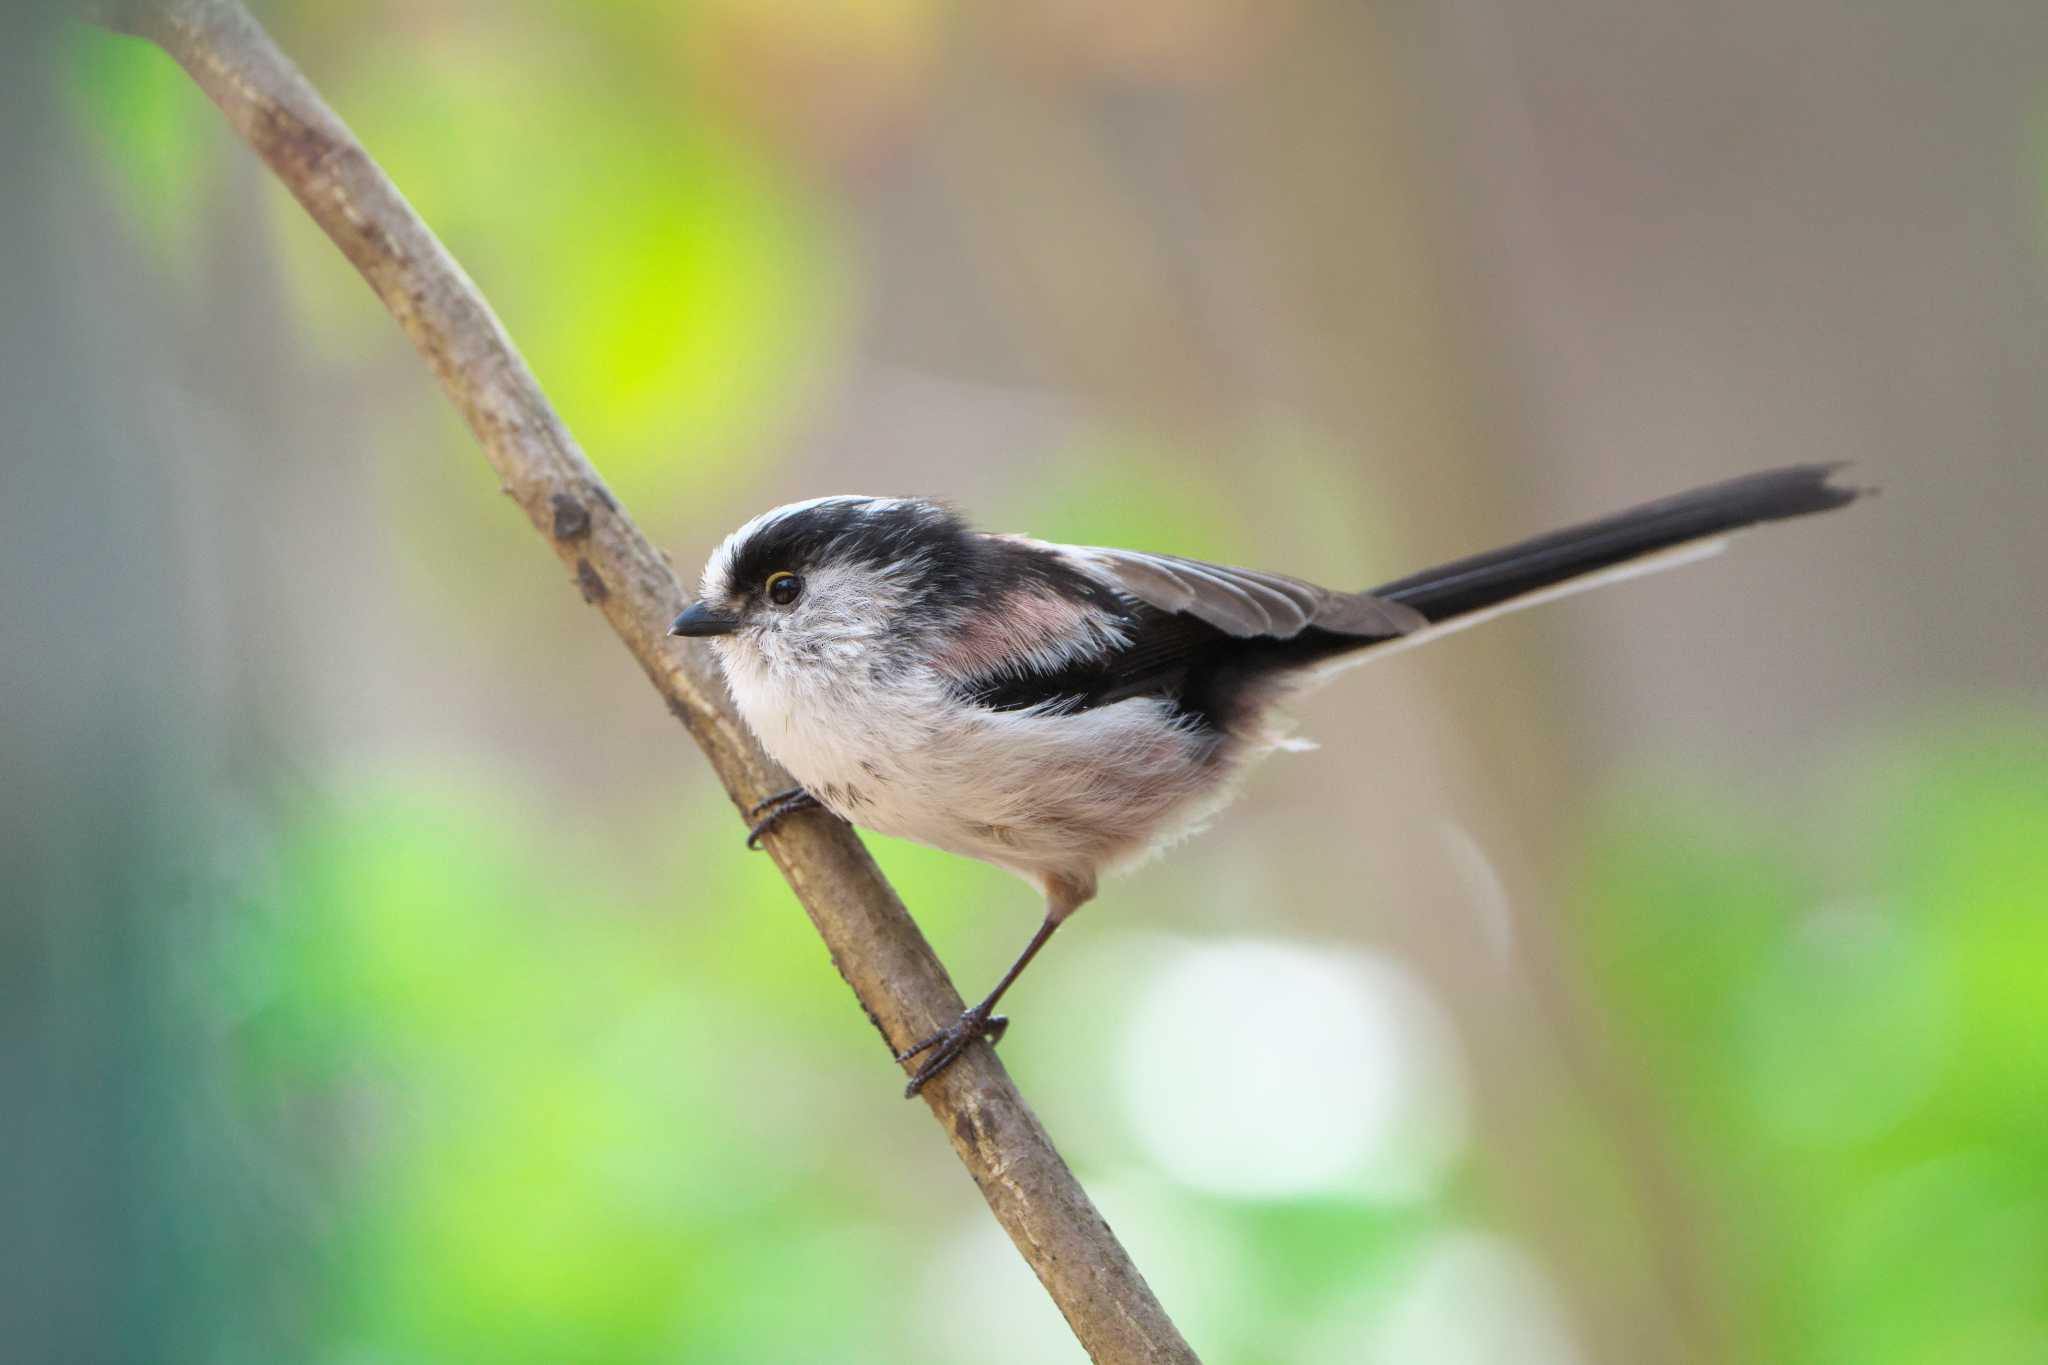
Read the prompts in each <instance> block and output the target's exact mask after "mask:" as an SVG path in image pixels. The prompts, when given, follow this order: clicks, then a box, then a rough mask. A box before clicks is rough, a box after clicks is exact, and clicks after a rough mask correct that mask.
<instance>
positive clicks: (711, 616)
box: [668, 602, 740, 635]
mask: <svg viewBox="0 0 2048 1365" xmlns="http://www.w3.org/2000/svg"><path fill="white" fill-rule="evenodd" d="M739 628H740V620H739V618H738V617H737V616H721V615H719V614H718V613H717V612H715V611H713V610H711V608H709V607H707V606H705V605H704V604H703V603H702V602H692V603H690V605H689V606H688V607H687V608H686V609H685V610H684V611H683V614H682V615H681V616H678V617H677V618H676V619H675V620H673V621H671V622H669V627H668V633H669V634H671V635H730V634H732V633H733V632H734V631H736V630H738V629H739Z"/></svg>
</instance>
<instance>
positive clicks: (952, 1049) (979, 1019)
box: [896, 1004, 1010, 1100]
mask: <svg viewBox="0 0 2048 1365" xmlns="http://www.w3.org/2000/svg"><path fill="white" fill-rule="evenodd" d="M1009 1027H1010V1021H1009V1019H1008V1017H1007V1016H1005V1015H1001V1014H990V1013H989V1010H988V1006H987V1005H985V1004H983V1005H976V1006H975V1007H974V1008H973V1009H970V1010H963V1011H962V1012H961V1014H960V1017H959V1018H958V1019H955V1020H954V1021H953V1022H952V1023H950V1024H948V1025H946V1027H944V1028H942V1029H940V1030H939V1031H938V1032H937V1033H934V1034H932V1035H931V1036H930V1037H928V1038H921V1039H919V1040H918V1041H917V1042H915V1043H912V1044H911V1045H910V1046H909V1047H907V1048H905V1049H903V1051H901V1052H899V1053H897V1054H896V1060H897V1061H898V1062H907V1061H909V1060H910V1059H911V1058H913V1057H916V1056H919V1055H920V1054H922V1053H926V1052H929V1053H931V1056H929V1057H927V1058H925V1063H924V1065H923V1066H921V1067H919V1068H918V1069H917V1073H916V1074H915V1075H913V1076H912V1077H911V1078H910V1080H909V1082H908V1083H907V1084H906V1085H905V1086H904V1087H903V1098H904V1099H906V1100H907V1099H910V1098H912V1097H914V1096H915V1095H916V1094H917V1092H918V1091H920V1090H922V1089H924V1087H925V1083H926V1082H927V1081H929V1080H931V1078H932V1077H934V1076H936V1075H938V1074H939V1073H940V1072H941V1071H944V1070H945V1069H946V1068H947V1067H949V1066H951V1065H952V1064H953V1063H954V1062H956V1061H958V1060H959V1058H960V1054H961V1053H963V1052H965V1051H966V1050H967V1049H968V1046H969V1045H970V1044H972V1043H973V1042H974V1041H975V1039H977V1038H986V1039H988V1043H989V1046H990V1047H994V1046H995V1045H996V1044H997V1043H1000V1042H1001V1041H1002V1040H1003V1034H1004V1033H1005V1032H1006V1031H1007V1030H1008V1029H1009Z"/></svg>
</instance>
